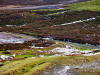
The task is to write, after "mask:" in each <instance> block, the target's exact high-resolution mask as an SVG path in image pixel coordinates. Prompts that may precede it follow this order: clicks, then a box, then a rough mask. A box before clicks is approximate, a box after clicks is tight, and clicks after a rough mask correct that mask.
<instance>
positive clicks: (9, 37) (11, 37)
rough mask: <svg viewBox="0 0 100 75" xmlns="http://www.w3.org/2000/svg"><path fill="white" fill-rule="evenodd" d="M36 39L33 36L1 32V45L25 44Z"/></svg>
mask: <svg viewBox="0 0 100 75" xmlns="http://www.w3.org/2000/svg"><path fill="white" fill-rule="evenodd" d="M33 39H36V38H34V37H31V36H26V35H23V34H12V33H6V32H0V44H4V43H24V41H30V40H33Z"/></svg>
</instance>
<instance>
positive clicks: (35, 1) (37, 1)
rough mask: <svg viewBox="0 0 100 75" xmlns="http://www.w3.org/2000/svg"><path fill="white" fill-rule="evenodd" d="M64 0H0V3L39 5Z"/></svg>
mask: <svg viewBox="0 0 100 75" xmlns="http://www.w3.org/2000/svg"><path fill="white" fill-rule="evenodd" d="M60 1H66V0H0V5H41V4H55V3H59V2H60Z"/></svg>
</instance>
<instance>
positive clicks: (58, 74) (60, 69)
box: [43, 61, 100, 75]
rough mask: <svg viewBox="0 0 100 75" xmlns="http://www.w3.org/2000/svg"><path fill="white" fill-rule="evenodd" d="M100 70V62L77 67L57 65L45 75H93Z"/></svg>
mask: <svg viewBox="0 0 100 75" xmlns="http://www.w3.org/2000/svg"><path fill="white" fill-rule="evenodd" d="M98 70H100V61H96V62H92V63H90V64H81V65H75V66H66V65H58V64H57V65H55V66H54V67H53V68H52V69H50V70H48V71H45V72H44V73H43V75H86V74H87V73H88V74H89V75H91V74H92V73H96V72H97V71H98ZM92 75H93V74H92ZM98 75H99V74H98Z"/></svg>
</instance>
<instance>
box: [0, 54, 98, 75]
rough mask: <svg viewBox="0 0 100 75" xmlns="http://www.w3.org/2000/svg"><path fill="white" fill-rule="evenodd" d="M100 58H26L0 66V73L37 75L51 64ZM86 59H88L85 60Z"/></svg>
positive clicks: (83, 61) (90, 60) (79, 62)
mask: <svg viewBox="0 0 100 75" xmlns="http://www.w3.org/2000/svg"><path fill="white" fill-rule="evenodd" d="M98 59H100V58H99V55H96V56H74V57H73V56H58V57H44V58H32V57H31V58H27V59H25V60H19V61H15V62H11V63H8V64H7V65H4V66H2V67H0V75H33V74H34V75H38V74H39V73H41V72H43V71H45V70H46V69H49V68H51V67H52V66H53V64H55V63H56V64H64V65H80V64H84V63H86V64H87V63H91V62H93V61H96V60H98ZM87 60H88V61H87ZM37 73H38V74H37Z"/></svg>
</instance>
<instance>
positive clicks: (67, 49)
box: [50, 45, 100, 56]
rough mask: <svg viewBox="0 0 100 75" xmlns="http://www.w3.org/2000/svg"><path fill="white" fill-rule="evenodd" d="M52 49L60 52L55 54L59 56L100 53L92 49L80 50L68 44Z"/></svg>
mask: <svg viewBox="0 0 100 75" xmlns="http://www.w3.org/2000/svg"><path fill="white" fill-rule="evenodd" d="M50 51H51V52H53V53H59V54H55V55H54V56H59V55H61V56H74V55H84V56H90V55H96V54H100V52H93V51H91V50H83V51H80V50H78V49H76V48H73V47H71V46H68V45H66V47H65V48H61V47H57V48H55V49H53V50H50Z"/></svg>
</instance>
